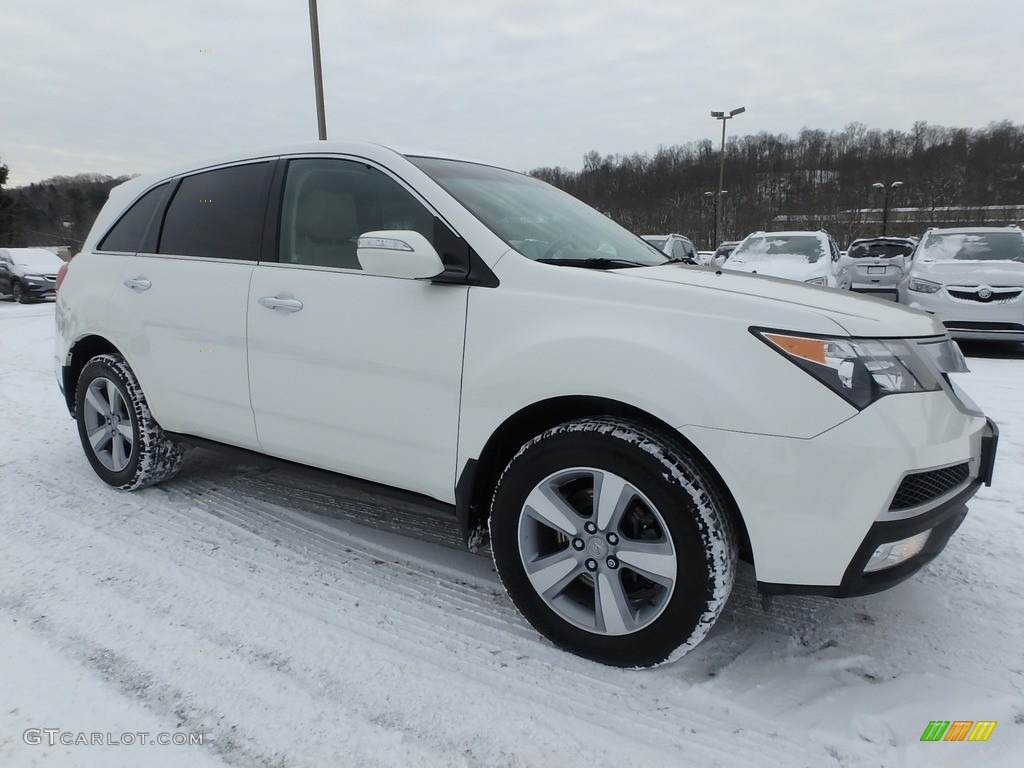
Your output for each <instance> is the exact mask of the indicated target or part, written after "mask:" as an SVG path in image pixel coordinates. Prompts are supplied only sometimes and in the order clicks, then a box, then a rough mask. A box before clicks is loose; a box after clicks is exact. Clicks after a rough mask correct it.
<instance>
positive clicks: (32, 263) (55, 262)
mask: <svg viewBox="0 0 1024 768" xmlns="http://www.w3.org/2000/svg"><path fill="white" fill-rule="evenodd" d="M11 260H12V261H13V262H14V263H15V264H20V265H21V266H23V267H26V268H28V269H52V270H56V269H58V268H60V265H61V264H63V263H64V260H63V259H62V258H61V257H60V256H58V255H57V254H55V253H52V252H51V251H44V250H42V249H40V250H38V251H35V250H33V251H22V252H21V253H17V252H15V251H11Z"/></svg>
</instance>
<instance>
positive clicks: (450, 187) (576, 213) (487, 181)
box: [409, 157, 668, 267]
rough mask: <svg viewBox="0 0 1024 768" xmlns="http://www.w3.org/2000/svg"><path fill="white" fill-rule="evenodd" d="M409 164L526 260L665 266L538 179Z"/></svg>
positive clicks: (479, 168)
mask: <svg viewBox="0 0 1024 768" xmlns="http://www.w3.org/2000/svg"><path fill="white" fill-rule="evenodd" d="M409 160H410V161H411V162H413V163H414V164H415V165H416V166H417V167H419V168H420V169H421V170H422V171H423V172H424V173H426V174H427V175H428V176H430V177H431V178H432V179H434V181H436V182H437V183H438V184H440V185H441V186H442V187H443V188H444V189H445V190H446V191H447V192H448V193H449V194H451V195H452V197H454V198H455V199H456V200H458V201H459V202H460V203H462V205H464V206H465V207H466V208H468V209H469V211H470V212H471V213H472V214H473V215H474V216H476V217H477V218H478V219H480V221H481V222H483V223H484V224H485V225H486V226H487V227H488V228H489V229H490V230H491V231H492V232H494V233H495V234H496V235H497V236H498V237H500V238H501V239H502V240H504V241H505V242H506V243H508V245H509V246H511V247H512V248H514V249H515V250H517V251H519V253H521V254H523V255H524V256H526V257H527V258H530V259H534V260H535V261H551V262H556V263H557V262H565V263H566V264H572V265H584V266H599V265H606V266H613V267H618V266H653V265H655V264H665V263H666V262H667V261H668V257H667V256H666V255H665V254H664V253H662V252H661V251H659V250H658V249H657V248H654V247H653V246H652V245H650V244H649V243H647V242H645V241H644V240H643V239H641V238H640V237H637V236H636V235H634V234H633V233H631V232H629V231H628V230H625V229H623V228H622V227H620V226H619V225H618V224H616V223H615V222H613V221H612V220H611V219H608V218H606V217H604V216H602V215H601V214H600V213H598V212H597V211H595V210H594V209H593V208H591V207H590V206H588V205H585V204H584V203H582V202H580V201H579V200H577V199H576V198H575V197H572V196H571V195H569V194H566V193H565V192H562V191H561V190H559V189H556V188H555V187H552V186H550V185H549V184H545V183H544V182H542V181H539V180H538V179H534V178H531V177H529V176H525V175H523V174H521V173H514V172H512V171H506V170H502V169H500V168H492V167H490V166H486V165H476V164H474V163H466V162H460V161H456V160H438V159H435V158H425V157H410V158H409Z"/></svg>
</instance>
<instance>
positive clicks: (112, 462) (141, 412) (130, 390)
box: [75, 355, 184, 491]
mask: <svg viewBox="0 0 1024 768" xmlns="http://www.w3.org/2000/svg"><path fill="white" fill-rule="evenodd" d="M75 414H76V417H77V420H78V436H79V438H80V439H81V441H82V448H83V449H84V450H85V455H86V456H87V457H88V459H89V463H90V464H91V465H92V468H93V469H94V470H95V471H96V474H97V475H99V476H100V478H101V479H102V480H103V481H104V482H105V483H107V484H109V485H112V486H114V487H116V488H120V489H122V490H126V491H133V490H136V489H137V488H145V487H146V486H148V485H153V484H155V483H159V482H163V481H164V480H168V479H170V478H172V477H174V475H176V474H177V473H178V470H179V469H180V468H181V462H182V458H183V456H184V453H183V451H182V449H181V447H180V446H179V445H178V444H177V443H175V442H174V441H173V440H171V439H170V438H169V437H167V435H166V434H164V431H163V429H161V428H160V425H159V424H157V422H156V419H154V418H153V415H152V413H150V411H149V406H148V405H147V404H146V398H145V395H143V393H142V387H141V386H139V381H138V379H136V378H135V374H134V372H133V371H132V369H131V368H130V367H129V366H128V363H127V362H125V360H124V358H123V357H121V356H120V355H100V356H98V357H94V358H93V359H92V360H90V361H89V362H88V363H86V365H85V367H84V368H83V369H82V373H81V375H80V376H79V378H78V389H77V391H76V399H75Z"/></svg>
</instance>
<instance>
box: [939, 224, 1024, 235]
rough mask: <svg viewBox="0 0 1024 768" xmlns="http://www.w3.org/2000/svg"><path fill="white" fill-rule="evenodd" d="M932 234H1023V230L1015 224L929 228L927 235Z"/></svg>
mask: <svg viewBox="0 0 1024 768" xmlns="http://www.w3.org/2000/svg"><path fill="white" fill-rule="evenodd" d="M932 232H940V233H946V232H962V233H964V234H973V233H978V234H983V233H985V232H1020V233H1021V234H1024V230H1021V228H1020V227H1019V226H1018V225H1016V224H1011V225H1010V226H1008V227H931V228H930V229H929V230H928V233H932Z"/></svg>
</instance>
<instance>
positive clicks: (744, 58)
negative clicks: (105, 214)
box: [0, 0, 1024, 186]
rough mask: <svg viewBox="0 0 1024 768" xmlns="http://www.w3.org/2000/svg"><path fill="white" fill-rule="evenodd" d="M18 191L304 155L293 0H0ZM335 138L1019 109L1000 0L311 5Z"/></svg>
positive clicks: (609, 141) (301, 70) (603, 133)
mask: <svg viewBox="0 0 1024 768" xmlns="http://www.w3.org/2000/svg"><path fill="white" fill-rule="evenodd" d="M0 9H2V10H0V45H2V56H0V163H3V164H6V165H8V166H9V168H10V172H11V178H10V181H9V184H10V186H18V185H21V184H28V183H30V182H33V181H39V180H41V179H44V178H48V177H50V176H54V175H73V174H76V173H82V172H98V173H104V174H110V175H121V174H129V173H141V172H146V171H152V170H157V169H159V168H162V167H165V166H168V165H173V164H175V163H177V162H179V161H189V160H191V159H192V158H203V157H207V156H210V155H218V154H223V153H228V152H232V151H234V150H235V149H237V148H251V147H259V146H265V145H268V144H275V143H288V142H294V141H305V140H315V139H316V137H317V124H316V111H315V105H314V98H313V79H312V63H311V62H312V56H311V52H310V39H309V17H308V2H307V0H174V1H173V2H170V1H168V0H165V1H163V2H155V0H101V1H100V2H82V1H81V0H0ZM319 10H320V35H321V44H322V48H323V67H324V81H325V91H326V103H327V130H328V136H329V137H330V138H332V139H335V138H337V139H340V138H347V139H361V140H367V141H375V142H379V143H385V144H391V145H397V146H399V147H415V148H430V149H438V150H445V151H450V152H453V153H456V154H459V155H461V156H468V157H473V158H478V159H481V160H486V161H489V162H494V163H497V164H500V165H505V166H508V167H511V168H514V169H517V170H530V169H533V168H537V167H542V166H556V165H557V166H563V167H567V168H570V169H574V170H578V169H579V168H580V167H582V158H583V155H584V154H585V153H586V152H588V151H590V150H597V151H598V152H600V153H601V154H603V155H604V154H630V153H633V152H654V151H655V150H657V148H658V147H659V146H660V145H665V146H670V145H673V144H682V143H686V142H690V141H698V140H701V139H706V138H709V139H712V140H713V141H714V142H715V144H716V145H717V143H718V141H719V140H720V137H721V134H720V130H721V128H720V125H721V124H720V123H718V122H716V121H715V120H713V119H712V118H711V117H710V114H709V113H710V111H711V110H713V109H715V110H726V111H728V110H730V109H733V108H736V107H739V106H745V107H746V108H747V112H746V113H745V114H743V115H740V116H739V117H737V118H735V119H734V120H732V121H731V122H730V123H729V134H730V135H733V134H753V133H758V132H760V131H768V132H771V133H788V134H790V135H795V134H797V133H798V132H799V131H800V129H801V128H802V127H805V126H806V127H810V128H821V129H824V130H840V129H842V128H843V127H844V126H845V125H847V124H849V123H851V122H860V123H864V124H866V125H867V126H868V127H869V128H883V129H887V128H893V129H897V130H908V129H909V128H910V127H911V126H912V125H913V123H914V122H915V121H918V120H924V121H926V122H928V123H931V124H936V125H944V126H957V127H971V128H974V127H984V126H985V125H987V124H988V123H990V122H992V121H995V120H1006V119H1009V120H1012V121H1014V122H1020V121H1021V119H1022V116H1024V88H1022V87H1021V86H1020V84H1019V77H1020V73H1021V72H1022V71H1024V46H1022V45H1021V38H1022V32H1021V27H1020V23H1019V17H1018V14H1017V13H1016V12H1015V10H1013V5H1012V4H1011V3H1008V2H1006V0H972V2H953V0H858V1H857V2H854V0H706V1H705V2H692V1H691V0H646V2H644V1H643V0H640V1H639V2H638V1H637V0H628V1H627V0H345V1H343V0H319Z"/></svg>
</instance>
